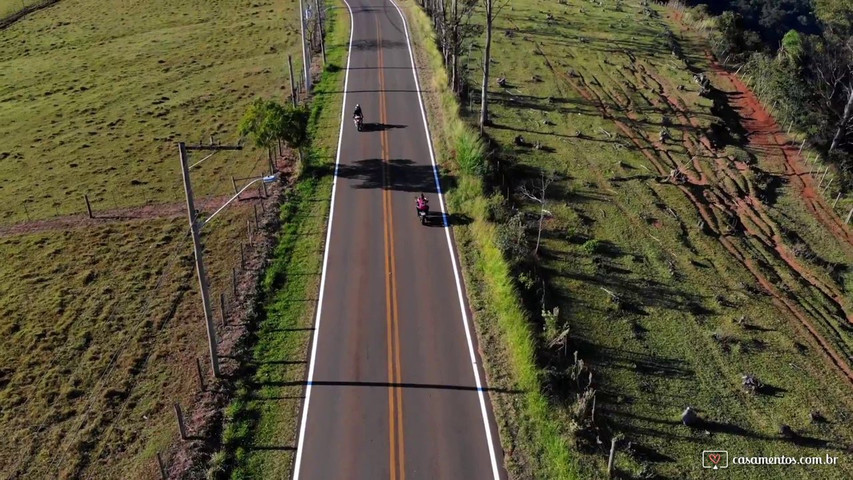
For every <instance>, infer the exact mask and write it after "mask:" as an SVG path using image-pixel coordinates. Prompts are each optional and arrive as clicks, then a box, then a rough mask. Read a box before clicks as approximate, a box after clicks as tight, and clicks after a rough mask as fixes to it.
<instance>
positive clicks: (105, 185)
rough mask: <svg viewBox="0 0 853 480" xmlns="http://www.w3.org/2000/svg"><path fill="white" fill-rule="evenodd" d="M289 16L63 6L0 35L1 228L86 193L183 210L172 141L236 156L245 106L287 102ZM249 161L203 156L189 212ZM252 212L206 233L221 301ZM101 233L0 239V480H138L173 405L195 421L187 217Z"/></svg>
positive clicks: (78, 202) (157, 5) (261, 166)
mask: <svg viewBox="0 0 853 480" xmlns="http://www.w3.org/2000/svg"><path fill="white" fill-rule="evenodd" d="M3 5H4V6H5V5H6V4H3ZM295 8H296V7H295V4H293V3H290V2H288V3H286V4H282V3H280V2H279V3H275V2H264V1H261V2H238V1H215V2H212V3H211V2H201V1H178V2H164V1H155V2H153V3H152V2H148V3H145V4H133V3H132V2H131V3H128V2H121V1H117V0H110V1H108V2H95V1H91V0H79V1H78V0H67V1H61V2H59V3H58V4H57V5H55V6H53V7H51V8H48V9H45V10H41V11H39V12H36V13H33V14H31V15H28V16H27V17H26V18H25V19H23V20H21V21H19V22H17V23H15V24H14V25H12V26H10V27H9V28H7V29H4V30H2V31H0V59H2V60H0V201H2V203H3V204H4V207H0V223H4V224H8V223H18V222H25V221H27V220H28V218H29V220H36V219H43V218H46V217H51V216H55V215H63V214H71V213H74V214H82V213H84V212H85V210H84V208H83V207H84V204H83V203H82V196H83V194H84V193H88V194H89V197H90V199H91V200H92V202H93V207H94V209H95V211H96V212H98V211H102V210H106V209H113V208H116V207H124V206H139V205H142V204H146V203H152V204H153V203H160V202H169V203H177V204H178V205H180V203H181V202H182V201H183V198H184V196H183V189H182V186H181V183H180V182H181V180H180V173H179V168H178V159H177V151H176V148H175V145H174V142H176V141H179V140H185V141H188V142H197V141H199V140H205V141H207V139H208V137H207V136H208V135H210V134H216V136H217V139H218V140H221V141H222V143H229V142H234V141H235V140H236V122H237V119H239V118H240V116H242V115H243V113H244V109H245V106H246V105H248V103H249V102H250V101H251V100H252V99H254V98H255V97H257V96H265V97H269V96H272V95H275V96H282V97H283V96H284V95H283V94H284V91H283V89H282V86H283V85H285V84H286V83H287V76H286V73H285V72H286V58H287V54H288V53H289V52H292V51H293V48H294V45H295V44H296V43H298V40H296V39H297V38H298V36H299V32H298V29H294V28H292V26H285V25H284V23H283V19H286V20H287V21H288V24H287V25H290V23H292V22H291V20H292V19H293V15H292V13H293V11H294V10H295ZM297 23H298V22H297ZM282 27H284V28H282ZM258 45H265V47H264V48H263V49H259V48H258ZM296 57H298V55H295V56H294V58H296ZM294 67H295V68H299V67H300V65H299V64H297V65H294ZM164 97H169V98H168V99H164ZM265 157H266V155H265V153H264V152H259V151H258V150H256V149H254V148H247V149H246V150H244V151H242V152H239V153H222V154H218V155H216V156H214V157H212V158H211V159H210V160H207V161H206V162H205V163H204V164H203V165H202V168H200V169H196V170H193V186H194V190H195V193H196V197H197V199H199V198H206V197H209V196H212V195H223V194H227V193H229V192H230V191H231V189H232V187H231V176H232V175H233V176H236V177H245V176H248V175H250V174H257V173H260V172H262V171H264V170H265V168H266V164H267V161H266V158H265ZM200 159H201V155H200V154H199V153H194V154H192V156H191V158H190V161H191V162H193V161H197V160H200ZM24 205H26V207H24ZM24 208H26V211H25V210H24ZM206 213H210V212H206ZM154 216H155V217H156V213H155V214H154ZM251 216H252V208H251V205H246V204H234V205H232V206H231V207H229V208H228V209H227V210H225V211H224V212H223V213H222V214H221V215H220V217H219V218H218V219H217V220H216V222H214V223H213V224H212V225H211V226H209V227H207V228H206V229H205V234H204V244H205V251H206V254H205V255H206V264H207V269H208V277H209V280H210V283H211V292H212V294H213V295H214V296H215V297H218V295H219V293H220V292H228V291H230V287H231V285H230V282H231V275H230V272H231V269H232V267H235V266H239V262H240V250H239V248H237V247H238V244H239V243H240V242H241V241H245V240H246V231H245V229H246V221H247V220H248V219H250V218H251ZM107 222H109V223H106V224H102V225H101V224H99V225H96V226H86V225H81V226H80V227H75V228H72V229H70V230H67V231H59V230H51V229H50V228H49V229H48V231H47V232H45V233H39V234H31V235H19V236H10V237H3V238H0V256H2V257H3V258H4V259H5V263H4V264H3V265H2V266H0V273H2V276H0V278H2V281H0V291H2V292H3V295H2V296H0V312H2V317H0V332H3V333H4V335H3V338H2V339H0V365H2V366H0V435H2V436H3V438H5V439H8V441H4V442H2V444H0V476H2V477H7V476H11V477H21V478H68V477H74V478H149V477H153V476H155V475H158V473H157V471H156V461H155V458H154V457H155V454H156V452H158V451H159V452H162V453H163V454H164V459H165V460H166V461H167V463H168V462H170V461H171V460H172V458H171V455H170V453H171V452H173V451H174V448H175V446H176V445H177V444H178V443H179V439H178V437H177V432H176V429H175V424H174V412H173V411H172V402H179V403H181V404H182V405H183V407H184V411H185V413H186V414H187V416H189V417H192V416H193V415H195V414H197V413H198V412H197V411H196V409H195V408H194V406H195V405H196V398H197V391H198V386H197V380H196V373H195V360H196V359H197V358H198V359H201V360H202V365H203V368H204V370H205V374H206V375H209V364H208V362H207V361H206V359H207V358H208V357H207V342H206V332H205V329H204V322H203V320H202V314H201V308H200V304H199V294H198V292H197V285H198V284H197V281H196V279H195V273H194V269H193V264H192V249H191V245H190V244H189V242H188V241H187V240H186V239H185V238H184V237H183V232H184V230H185V229H186V220H185V219H184V218H183V217H179V218H168V219H167V218H151V219H146V220H136V221H130V222H127V221H120V219H112V220H108V221H107ZM176 249H179V250H180V254H179V261H178V263H177V264H175V265H174V266H173V268H172V269H171V270H167V268H166V267H167V266H168V264H169V259H171V258H172V255H173V252H174V251H176ZM163 272H167V273H166V274H165V276H164V280H163V282H164V283H163V284H162V285H161V287H160V288H159V289H157V288H155V285H156V284H157V281H158V279H159V278H160V276H161V274H163ZM230 297H231V296H230V294H228V295H227V298H228V302H229V305H230V302H231V298H230ZM149 302H150V303H149ZM217 303H218V302H217ZM144 305H150V310H148V311H145V310H144ZM229 308H230V306H229ZM214 312H215V317H216V318H217V320H218V319H219V309H218V308H214ZM161 327H162V330H161V331H159V333H158V330H159V329H160V328H161ZM220 333H221V330H220ZM113 355H117V357H116V358H117V360H116V363H115V368H114V369H112V370H108V366H109V365H110V361H111V359H112V358H113ZM149 355H150V356H149ZM146 359H147V360H146ZM102 372H110V373H109V374H108V375H107V377H106V381H105V382H99V375H101V373H102ZM90 394H91V395H92V397H91V399H92V402H91V408H89V407H88V406H89V405H90V403H89V398H90V397H89V395H90ZM42 423H44V427H45V428H44V430H43V431H42V432H40V433H39V434H37V435H32V432H33V431H35V430H36V429H37V427H38V426H39V425H40V424H42ZM80 425H83V428H82V429H81V428H80ZM59 460H62V462H61V466H57V465H54V463H56V462H59Z"/></svg>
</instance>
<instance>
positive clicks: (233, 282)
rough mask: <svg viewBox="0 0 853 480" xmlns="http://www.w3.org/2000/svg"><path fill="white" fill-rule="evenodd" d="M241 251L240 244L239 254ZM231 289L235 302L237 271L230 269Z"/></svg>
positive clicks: (241, 245) (241, 246)
mask: <svg viewBox="0 0 853 480" xmlns="http://www.w3.org/2000/svg"><path fill="white" fill-rule="evenodd" d="M242 251H243V244H242V243H240V252H242ZM231 288H232V289H233V290H234V300H235V301H236V300H237V269H236V268H232V269H231Z"/></svg>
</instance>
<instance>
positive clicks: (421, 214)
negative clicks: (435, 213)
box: [415, 199, 429, 225]
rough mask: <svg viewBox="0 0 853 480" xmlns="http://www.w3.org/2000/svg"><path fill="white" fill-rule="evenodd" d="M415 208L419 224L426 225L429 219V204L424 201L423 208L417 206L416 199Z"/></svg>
mask: <svg viewBox="0 0 853 480" xmlns="http://www.w3.org/2000/svg"><path fill="white" fill-rule="evenodd" d="M415 210H416V211H417V212H418V219H419V220H420V221H421V225H426V224H427V222H428V221H429V205H428V204H426V203H424V206H423V208H419V207H418V205H417V199H416V200H415Z"/></svg>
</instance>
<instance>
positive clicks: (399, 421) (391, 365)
mask: <svg viewBox="0 0 853 480" xmlns="http://www.w3.org/2000/svg"><path fill="white" fill-rule="evenodd" d="M376 38H377V44H378V45H379V47H378V48H377V50H378V53H379V69H378V70H379V91H380V92H379V116H380V118H379V121H380V125H385V123H386V121H387V119H388V112H387V104H386V100H385V72H384V70H383V67H384V54H383V52H382V47H381V45H382V33H381V31H380V29H379V21H378V19H377V22H376ZM380 128H381V127H380ZM379 137H380V140H381V143H382V210H383V214H384V215H383V220H384V222H383V224H384V225H383V227H384V230H385V255H386V257H385V266H386V272H387V275H386V277H387V280H386V302H385V303H386V308H387V315H388V347H389V348H388V371H389V383H391V386H390V388H389V389H388V402H389V413H388V415H389V436H390V441H391V449H390V450H391V459H390V461H391V478H392V479H395V478H396V475H397V467H398V466H399V471H400V480H405V478H406V470H405V442H404V437H403V392H402V389H401V387H400V386H399V385H400V384H401V383H402V370H401V365H402V363H401V361H400V345H401V343H400V324H399V320H400V315H399V310H398V303H399V302H398V300H397V280H396V269H397V268H396V261H395V259H396V252H395V249H394V215H393V211H392V208H391V188H390V187H391V185H390V179H389V174H390V165H389V160H390V150H389V146H388V133H387V132H386V131H385V130H381V131H380V134H379ZM392 332H393V337H392ZM395 360H396V361H395ZM395 399H396V402H395ZM395 403H396V405H395ZM395 407H396V408H395ZM395 424H396V431H397V439H396V440H397V442H398V443H395V442H394V440H395V439H394V430H395ZM397 457H399V463H398V462H397V461H396V459H397Z"/></svg>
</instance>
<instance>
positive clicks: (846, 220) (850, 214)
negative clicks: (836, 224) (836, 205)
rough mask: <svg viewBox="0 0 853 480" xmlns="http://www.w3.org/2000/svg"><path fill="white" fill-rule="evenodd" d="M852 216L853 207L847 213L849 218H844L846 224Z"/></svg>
mask: <svg viewBox="0 0 853 480" xmlns="http://www.w3.org/2000/svg"><path fill="white" fill-rule="evenodd" d="M850 217H853V208H851V209H850V213H848V214H847V219H845V220H844V224H845V225H847V224H848V223H850Z"/></svg>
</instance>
